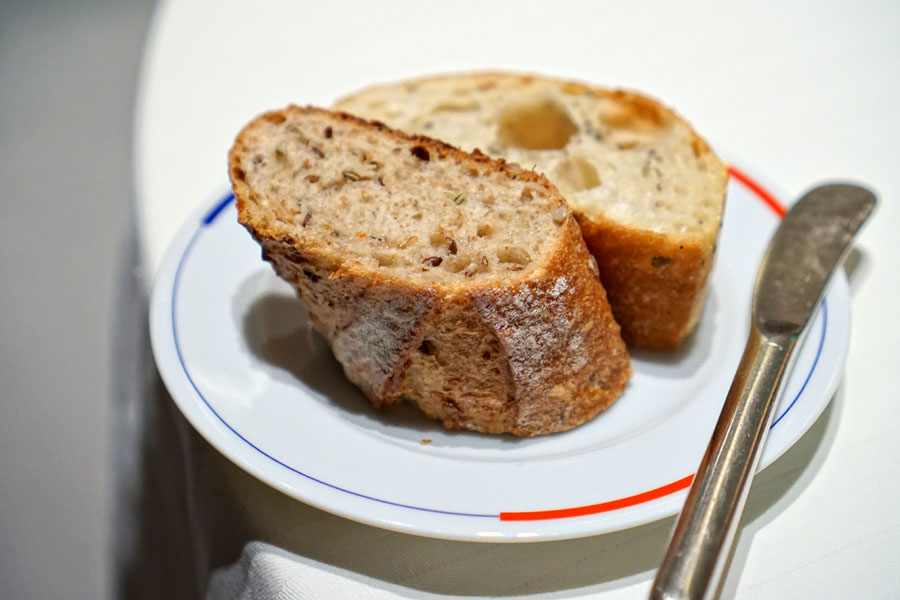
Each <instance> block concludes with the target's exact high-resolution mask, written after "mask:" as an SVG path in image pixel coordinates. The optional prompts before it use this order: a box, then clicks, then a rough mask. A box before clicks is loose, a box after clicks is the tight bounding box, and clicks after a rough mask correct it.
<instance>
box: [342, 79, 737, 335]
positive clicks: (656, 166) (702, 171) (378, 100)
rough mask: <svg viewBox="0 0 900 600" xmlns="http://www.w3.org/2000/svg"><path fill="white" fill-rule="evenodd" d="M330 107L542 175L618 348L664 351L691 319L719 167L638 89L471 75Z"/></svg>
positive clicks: (706, 256)
mask: <svg viewBox="0 0 900 600" xmlns="http://www.w3.org/2000/svg"><path fill="white" fill-rule="evenodd" d="M336 107H337V108H338V109H340V110H344V111H347V112H350V113H353V114H356V115H359V116H362V117H365V118H370V119H377V120H380V121H384V122H385V123H387V124H388V125H390V126H391V127H396V128H398V129H401V130H403V131H408V132H411V133H424V134H426V135H429V136H432V137H436V138H438V139H441V140H444V141H446V142H449V143H451V144H454V145H458V146H460V147H461V148H462V149H464V150H473V149H475V148H480V149H482V150H483V151H485V152H487V153H488V154H489V155H491V156H494V157H504V158H506V159H507V160H510V161H514V162H517V163H519V164H521V165H524V166H526V167H528V168H530V167H532V166H534V168H535V169H536V170H537V171H539V172H541V173H545V174H546V175H547V176H548V177H549V178H550V179H551V181H553V183H554V184H556V185H557V187H558V188H559V189H560V191H561V192H562V193H563V195H564V196H565V197H566V200H567V201H568V203H569V205H570V206H571V207H572V209H573V210H574V211H575V213H576V216H577V218H578V221H579V224H580V225H581V227H582V232H583V234H584V237H585V241H586V242H587V245H588V248H589V249H590V250H591V252H592V253H593V254H594V256H595V257H596V258H597V262H598V265H599V268H600V274H601V279H602V281H603V285H604V286H605V288H606V291H607V294H608V296H609V301H610V304H611V305H612V309H613V314H614V315H615V317H616V320H617V321H618V322H619V324H620V325H621V326H622V335H623V337H624V338H625V341H626V342H628V344H629V345H632V346H634V347H645V348H675V347H678V346H679V345H680V344H681V342H682V340H683V339H684V337H685V336H686V335H688V334H689V333H690V332H691V331H692V330H693V329H694V327H695V325H696V323H697V320H698V318H699V316H700V312H701V308H702V305H703V298H704V294H705V291H706V287H707V279H708V275H709V272H710V268H711V266H712V261H713V253H714V249H715V246H716V238H717V236H718V231H719V228H720V225H721V220H722V209H723V204H724V200H725V189H726V183H727V171H726V169H725V166H724V164H723V163H722V162H721V161H720V160H719V159H718V158H717V157H716V155H715V154H714V153H713V152H712V150H710V148H709V146H708V145H707V144H706V143H705V142H704V141H703V140H702V139H701V138H700V137H699V136H698V135H697V134H696V133H695V132H694V130H693V129H692V128H691V126H690V125H689V124H688V123H687V122H685V121H684V120H683V119H681V118H680V117H679V116H677V115H676V114H675V113H674V112H672V111H671V110H669V109H667V108H666V107H664V106H662V105H661V104H659V103H657V102H656V101H654V100H651V99H649V98H646V97H644V96H641V95H639V94H635V93H630V92H624V91H617V90H606V89H599V88H592V87H588V86H585V85H581V84H577V83H570V82H564V81H558V80H554V79H549V78H543V77H536V76H522V75H513V74H502V73H483V74H470V75H458V76H443V77H434V78H428V79H422V80H418V81H412V82H406V83H399V84H393V85H384V86H378V87H373V88H370V89H367V90H363V91H361V92H358V93H356V94H353V95H351V96H349V97H347V98H344V99H343V100H340V101H339V102H338V103H337V104H336Z"/></svg>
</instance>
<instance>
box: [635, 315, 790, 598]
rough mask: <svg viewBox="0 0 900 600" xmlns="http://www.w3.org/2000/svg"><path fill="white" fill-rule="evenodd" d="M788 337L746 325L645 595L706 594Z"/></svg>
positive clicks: (733, 526)
mask: <svg viewBox="0 0 900 600" xmlns="http://www.w3.org/2000/svg"><path fill="white" fill-rule="evenodd" d="M796 341H797V340H796V337H786V338H785V339H773V338H771V337H766V336H764V335H763V334H762V333H760V331H759V330H758V329H757V328H756V326H753V328H752V329H751V332H750V337H749V339H748V340H747V346H746V348H745V349H744V355H743V357H742V358H741V363H740V365H739V366H738V370H737V374H736V375H735V377H734V381H733V382H732V384H731V389H730V390H729V391H728V396H727V397H726V399H725V404H724V406H723V407H722V413H721V415H720V416H719V421H718V423H717V424H716V429H715V431H714V432H713V435H712V438H711V439H710V442H709V446H708V447H707V449H706V454H705V455H704V456H703V460H702V461H701V463H700V466H699V468H698V469H697V474H696V475H695V476H694V482H693V484H692V485H691V490H690V492H689V493H688V497H687V500H686V501H685V503H684V508H683V509H682V511H681V515H680V516H679V518H678V522H677V523H676V525H675V531H674V533H673V534H672V540H671V542H670V543H669V548H668V550H667V551H666V555H665V558H663V561H662V564H661V565H660V567H659V570H658V571H657V573H656V579H655V580H654V581H653V586H652V588H651V590H650V598H651V599H653V600H663V599H667V600H675V599H678V600H685V599H692V600H693V599H701V598H711V597H714V595H715V593H716V591H717V589H718V583H719V578H720V576H721V574H722V570H723V568H724V565H725V561H726V558H727V556H728V552H729V551H730V549H731V545H732V543H733V541H734V535H735V532H736V530H737V525H738V523H739V521H740V515H741V511H742V510H743V508H744V502H745V501H746V499H747V493H748V491H749V490H750V482H751V481H752V480H753V475H754V473H756V467H757V464H758V463H759V457H760V449H761V448H762V446H763V442H764V441H765V437H766V433H767V432H768V431H769V426H770V423H771V421H772V416H773V415H774V412H775V411H774V407H775V403H776V399H777V398H778V396H779V392H780V391H781V387H782V384H783V382H784V379H785V378H784V374H785V372H786V369H787V366H788V362H789V360H790V358H791V354H792V351H793V349H794V346H795V344H796Z"/></svg>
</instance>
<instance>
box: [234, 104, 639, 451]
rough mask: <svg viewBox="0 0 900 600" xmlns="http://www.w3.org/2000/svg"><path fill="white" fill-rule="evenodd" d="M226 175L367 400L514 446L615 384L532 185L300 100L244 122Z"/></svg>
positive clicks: (544, 186) (561, 423) (583, 269)
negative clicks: (514, 439) (405, 406)
mask: <svg viewBox="0 0 900 600" xmlns="http://www.w3.org/2000/svg"><path fill="white" fill-rule="evenodd" d="M230 173H231V180H232V184H233V188H234V193H235V197H236V198H237V206H238V218H239V220H240V222H241V223H242V224H243V225H244V226H245V227H246V228H247V229H248V230H249V231H250V233H251V234H252V235H253V236H254V238H255V239H256V240H257V241H258V242H259V243H260V244H261V246H262V249H263V256H264V257H265V258H266V259H267V260H269V261H270V262H271V263H272V264H273V266H274V268H275V270H276V271H277V272H278V274H279V275H280V276H281V277H283V278H284V279H286V280H287V281H289V282H290V283H291V284H292V285H293V286H294V287H295V288H296V290H297V293H298V295H299V297H300V298H301V300H302V301H303V302H304V303H305V304H306V305H307V307H308V308H309V315H310V322H311V323H312V324H313V325H314V326H315V327H316V328H317V329H318V330H319V331H320V332H321V333H322V334H323V335H324V336H325V337H326V338H327V339H328V341H329V342H330V344H331V347H332V349H333V351H334V353H335V356H336V357H337V359H338V361H339V362H340V363H341V364H342V366H343V368H344V371H345V373H346V374H347V376H348V378H349V379H350V380H351V381H353V382H354V383H355V384H356V385H357V386H359V388H360V389H361V390H362V391H363V392H364V393H365V394H366V396H368V398H369V399H370V400H371V401H372V403H373V404H374V405H375V406H376V407H384V406H388V405H390V404H392V403H394V402H396V401H398V400H400V399H405V400H407V401H409V402H412V403H413V404H415V405H417V406H419V407H420V408H421V409H422V410H423V411H424V412H425V413H426V414H427V415H429V416H430V417H433V418H436V419H439V420H440V421H441V422H443V423H444V425H445V426H447V427H449V428H462V429H470V430H475V431H484V432H489V433H503V432H511V433H514V434H516V435H525V436H528V435H537V434H543V433H551V432H555V431H562V430H565V429H569V428H572V427H574V426H576V425H578V424H580V423H583V422H584V421H586V420H588V419H590V418H592V417H593V416H594V415H596V414H597V413H598V412H599V411H601V410H602V409H604V408H606V407H607V406H609V404H611V403H612V402H613V401H614V400H615V399H616V397H618V396H619V395H620V393H621V392H622V390H623V389H624V387H625V385H626V382H627V380H628V377H629V375H630V362H629V358H628V355H627V353H626V351H625V345H624V342H623V341H622V339H621V336H620V333H619V327H618V325H617V324H616V323H615V321H614V319H613V317H612V314H611V311H610V310H609V305H608V303H607V300H606V295H605V292H604V290H603V287H602V284H601V283H600V280H599V277H598V273H597V270H596V263H595V261H594V259H593V257H592V256H591V255H590V253H589V252H588V251H587V248H586V247H585V245H584V241H583V239H582V237H581V232H580V230H579V228H578V225H577V223H576V222H575V219H574V217H573V216H572V214H571V213H570V211H569V210H568V208H567V207H566V205H565V202H564V201H563V199H562V197H561V196H560V194H559V192H558V191H557V190H556V188H554V187H553V186H552V185H551V184H550V183H549V182H548V181H547V180H546V179H545V178H544V177H542V176H539V175H537V174H535V173H532V172H529V171H525V170H523V169H521V168H520V167H518V166H516V165H512V164H507V163H505V162H504V161H502V160H494V159H491V158H489V157H487V156H485V155H483V154H480V153H473V154H468V153H464V152H461V151H459V150H457V149H455V148H453V147H451V146H448V145H446V144H443V143H441V142H438V141H435V140H432V139H429V138H426V137H410V136H407V135H405V134H402V133H399V132H396V131H393V130H391V129H389V128H387V127H386V126H384V125H382V124H380V123H371V122H366V121H363V120H360V119H357V118H355V117H351V116H349V115H346V114H340V113H333V112H330V111H325V110H321V109H316V108H298V107H289V108H287V109H285V110H281V111H275V112H270V113H267V114H265V115H263V116H261V117H259V118H257V119H256V120H254V121H253V122H251V123H250V124H249V125H248V126H247V127H245V128H244V130H243V131H242V132H241V133H240V135H239V136H238V138H237V140H236V142H235V145H234V147H233V149H232V151H231V154H230Z"/></svg>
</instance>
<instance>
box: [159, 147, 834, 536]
mask: <svg viewBox="0 0 900 600" xmlns="http://www.w3.org/2000/svg"><path fill="white" fill-rule="evenodd" d="M729 173H730V175H731V176H732V177H733V178H734V179H735V180H736V181H737V182H738V183H740V184H743V185H744V186H745V187H747V188H748V190H749V191H750V192H751V193H753V194H755V195H756V196H758V197H759V198H760V199H761V200H763V202H764V203H766V204H767V205H768V206H769V207H770V208H772V209H773V210H774V211H775V212H776V214H778V215H779V216H782V215H783V211H784V207H783V206H782V205H781V204H780V203H779V202H778V200H777V199H776V197H775V196H774V195H772V194H771V193H770V192H768V191H767V188H766V187H763V186H762V185H760V184H759V183H758V178H756V177H751V176H749V175H747V174H746V172H745V171H743V169H739V168H737V167H734V166H733V165H730V166H729ZM770 189H771V188H770ZM222 196H223V193H219V194H216V195H214V196H212V197H211V199H210V200H208V201H207V202H204V203H203V204H202V205H201V206H200V207H199V208H198V209H197V210H196V211H195V212H194V214H193V215H192V218H191V219H189V220H188V221H187V222H186V223H185V224H183V226H182V227H181V228H180V229H179V232H178V234H177V235H176V236H175V239H174V240H173V241H172V243H171V244H170V245H169V247H168V249H167V251H166V255H165V256H164V258H163V261H162V262H161V265H162V266H161V268H160V269H159V271H158V273H157V277H156V280H155V282H154V285H153V292H152V297H151V306H150V321H151V323H150V329H151V345H152V347H153V355H154V358H155V360H156V364H157V366H158V370H159V372H160V374H161V375H162V378H163V381H164V382H165V384H166V387H167V389H168V390H169V392H170V394H171V396H172V398H173V400H174V401H175V403H176V405H177V406H178V407H179V410H180V411H181V412H182V414H183V415H184V416H185V417H186V418H187V420H188V421H189V422H190V423H191V426H192V427H194V429H195V430H196V431H198V432H199V433H200V434H201V436H202V437H203V438H204V439H206V441H207V442H209V443H210V444H211V445H212V446H213V447H214V448H216V450H217V451H219V452H220V453H222V454H223V455H224V456H226V457H227V458H228V459H229V460H230V461H231V462H233V463H235V464H236V465H237V466H239V467H240V468H242V469H243V470H244V471H246V472H248V473H249V474H251V475H252V476H254V477H255V478H257V479H259V480H260V481H261V482H263V483H265V484H267V485H269V486H271V487H274V488H275V489H278V490H280V491H281V492H283V493H285V494H287V495H288V496H290V497H292V498H294V499H296V500H299V501H301V502H304V503H307V504H310V505H312V506H315V507H317V508H320V509H322V510H324V511H326V512H330V513H332V514H336V515H339V516H342V517H344V518H348V519H351V520H353V521H357V522H361V523H365V524H368V525H373V526H376V527H380V528H387V529H392V530H395V531H401V532H404V533H412V534H416V535H422V536H426V537H438V538H443V539H455V540H465V541H492V542H498V541H508V542H524V541H543V540H551V539H552V540H559V539H575V538H579V537H585V536H590V535H596V534H601V533H606V532H611V531H616V530H623V529H628V528H631V527H636V526H640V525H643V524H647V523H651V522H653V521H656V520H658V519H661V518H665V517H666V516H670V515H672V514H675V513H677V509H675V510H674V511H672V510H671V508H670V507H669V504H671V503H672V502H676V501H678V499H679V498H683V497H684V496H686V494H687V489H688V487H689V486H690V484H691V481H692V479H693V476H694V474H693V473H692V474H689V475H687V476H686V477H683V478H681V479H679V480H676V481H674V482H670V483H668V484H665V485H662V486H659V487H657V488H654V489H652V490H647V491H645V492H643V493H639V494H635V495H632V496H628V497H625V498H619V499H616V500H612V501H606V502H602V503H598V504H595V505H588V506H581V507H571V508H563V509H549V510H541V511H510V512H502V511H501V512H500V513H499V514H497V513H493V514H476V513H462V512H457V511H449V510H440V509H434V508H425V507H418V506H413V505H408V504H403V503H400V502H395V501H390V500H385V499H382V498H376V497H374V496H370V495H367V494H363V493H360V492H355V491H353V490H350V489H347V488H344V487H341V486H338V485H335V484H331V483H328V482H326V481H324V480H322V479H319V478H316V477H313V476H311V475H309V474H307V473H304V472H302V471H301V470H299V469H296V468H294V467H292V466H290V465H288V464H287V463H285V462H283V461H281V460H279V459H278V458H276V457H274V456H272V455H271V454H269V453H267V452H265V451H264V450H263V449H261V448H260V447H259V446H257V445H256V444H254V443H253V442H252V441H250V440H249V439H247V438H246V437H245V436H244V435H242V434H241V433H240V432H239V431H237V430H236V429H235V428H234V427H233V426H232V425H231V424H229V423H228V422H227V421H226V420H225V419H224V418H223V417H222V416H221V415H220V414H219V413H218V412H217V411H216V410H215V408H213V406H212V405H211V404H210V403H209V401H208V400H207V399H206V398H205V397H204V395H203V393H202V392H201V391H200V389H199V388H198V387H197V385H196V384H195V382H194V381H193V379H192V378H191V376H190V373H189V372H188V369H187V366H186V365H185V363H184V360H183V357H182V355H181V350H180V348H179V346H178V339H177V334H176V333H175V331H174V320H175V318H176V310H175V302H176V292H177V286H178V282H179V275H180V272H181V267H182V266H183V263H184V261H185V259H186V257H187V256H188V254H189V251H190V249H191V247H192V246H193V244H194V243H195V242H196V241H197V239H198V236H199V234H200V232H201V231H203V229H204V226H207V225H210V224H211V223H212V222H213V221H214V220H215V219H216V217H218V216H219V214H221V212H222V211H223V210H224V209H226V208H227V207H228V206H229V205H230V204H231V203H232V202H233V201H234V197H233V195H231V194H230V193H227V194H224V196H225V197H224V198H223V197H222ZM213 199H215V200H214V201H213ZM173 262H175V264H176V266H175V268H174V271H173V269H172V268H171V267H172V264H173ZM847 285H848V284H847V282H846V276H845V274H844V273H843V272H842V271H841V272H839V273H838V274H837V276H836V277H835V278H834V281H833V282H832V285H831V288H830V290H829V295H828V297H827V298H826V300H825V301H824V302H823V308H824V310H823V311H822V314H823V323H822V337H821V339H820V342H819V346H818V348H817V352H816V356H815V359H814V362H813V364H812V366H811V367H810V372H809V373H808V375H807V377H806V380H805V382H804V383H803V385H802V387H801V389H800V390H799V391H798V393H797V394H796V396H795V397H794V398H793V399H792V401H791V403H790V405H789V406H788V407H787V408H786V409H785V410H784V411H783V412H782V413H781V414H780V415H777V416H776V420H775V421H773V423H772V427H773V428H774V427H775V425H777V423H778V422H779V421H781V419H783V418H784V417H785V416H786V415H787V414H788V413H789V412H790V410H791V409H792V408H793V406H794V405H795V404H796V402H797V400H798V399H799V398H800V396H801V395H802V394H803V392H804V390H805V389H806V386H807V384H808V383H809V381H810V379H811V377H812V375H813V373H814V372H815V369H816V366H817V364H818V361H819V357H820V355H821V352H822V348H823V346H824V343H825V331H826V330H827V320H828V311H829V309H828V304H827V299H828V298H830V297H831V296H832V294H833V293H834V292H836V291H837V292H838V295H846V294H842V293H841V292H846V287H847ZM842 287H843V288H844V289H841V288H842ZM167 309H168V310H167ZM844 312H845V313H846V314H845V315H842V316H844V317H846V324H847V328H848V330H849V325H850V321H849V319H850V311H849V306H847V310H846V311H844ZM166 321H168V322H169V323H171V324H172V327H169V328H168V331H169V333H170V334H171V335H164V333H165V332H166V330H167V327H166ZM846 337H847V340H846V341H845V343H843V344H841V346H840V347H839V348H838V350H839V352H838V361H839V362H838V363H837V365H838V367H839V368H836V369H834V370H832V372H831V373H830V376H829V377H828V378H827V380H826V381H825V382H824V384H823V386H824V388H825V389H826V391H827V395H828V398H827V399H826V400H825V401H822V402H820V405H819V406H818V407H817V408H818V410H816V411H814V414H810V415H808V416H807V419H806V420H805V421H804V423H803V424H802V425H801V426H800V427H799V428H798V430H799V434H798V435H797V436H796V438H795V439H793V440H792V441H790V442H789V443H787V444H785V445H784V447H783V448H781V449H780V451H779V452H778V453H776V454H775V455H774V456H771V457H765V456H764V457H763V461H761V464H760V467H759V469H760V470H761V469H763V468H765V467H766V466H768V465H769V464H771V463H772V462H774V461H775V460H777V458H778V457H779V456H780V455H781V454H783V453H784V452H786V451H787V450H788V449H790V448H791V447H792V446H793V445H794V444H795V443H796V442H797V440H799V439H800V438H801V437H803V435H804V434H805V433H806V432H807V431H808V429H809V427H810V426H811V425H812V423H813V422H815V420H816V419H817V418H818V416H819V415H820V414H821V412H822V411H824V409H825V407H826V406H827V405H828V404H829V403H830V401H831V397H832V396H833V393H834V390H835V389H836V387H837V385H838V383H839V381H840V376H841V372H842V368H843V366H844V364H845V362H846V356H847V352H848V346H849V333H848V334H847V335H846ZM166 346H169V347H172V346H174V347H175V349H176V352H175V356H177V359H178V363H179V366H180V369H181V371H182V373H183V375H184V378H183V379H182V380H181V381H178V380H179V379H181V378H180V377H178V376H177V374H173V372H172V371H171V370H170V369H171V367H172V365H171V364H170V363H171V355H169V356H167V355H166V354H165V353H164V351H163V348H164V347H166ZM167 366H168V367H169V368H166V367H167ZM185 380H186V381H185ZM185 384H187V385H185ZM179 391H180V392H181V394H180V393H179ZM185 392H187V393H188V394H190V395H192V396H195V397H196V398H199V399H200V401H201V403H202V406H204V407H205V408H206V410H207V411H209V412H210V413H211V414H212V415H213V416H214V417H215V418H216V419H217V420H218V422H219V423H221V425H223V426H224V427H225V428H226V429H227V430H229V431H231V433H232V434H233V435H235V436H237V438H238V439H240V440H241V441H242V442H243V443H245V444H247V445H248V446H249V447H250V448H252V449H254V450H256V452H257V453H259V455H261V456H263V457H265V458H266V459H268V460H270V461H273V462H274V463H275V464H277V465H279V466H280V467H282V468H286V469H288V470H289V471H290V472H292V473H294V474H297V475H300V476H302V477H303V478H306V479H308V480H310V481H313V482H316V483H318V484H322V485H324V486H326V487H327V488H330V489H331V490H333V491H337V492H341V493H344V494H351V495H352V496H355V497H357V498H359V499H364V500H370V501H375V502H378V503H381V504H382V505H387V506H390V507H393V508H401V509H413V510H416V511H423V512H428V513H432V514H439V515H443V516H460V517H468V518H492V519H498V518H499V519H500V520H501V521H530V522H534V521H535V520H541V521H548V520H560V519H565V520H567V521H572V520H573V519H576V520H577V517H579V516H588V515H596V514H597V513H601V512H608V511H612V510H618V509H619V508H626V507H632V506H639V505H644V506H643V508H646V509H648V510H647V511H645V512H648V513H649V514H648V515H646V516H645V517H644V518H643V519H642V520H640V522H635V523H631V524H627V523H626V524H623V525H619V526H614V527H606V528H597V527H594V528H593V529H591V528H586V529H584V530H578V528H575V530H574V531H573V530H572V528H571V527H570V528H562V529H563V530H555V531H549V532H545V533H540V534H534V535H530V536H526V537H521V536H505V535H500V536H499V537H497V536H490V535H489V536H485V535H483V534H484V533H485V532H476V533H473V532H462V533H461V532H459V531H455V530H453V529H452V528H451V529H449V530H444V529H442V528H440V527H437V528H435V527H429V528H427V529H426V528H423V527H421V526H420V525H417V524H416V523H414V522H413V521H408V520H402V519H401V520H394V519H390V520H389V519H386V518H384V517H380V518H379V517H370V516H368V514H367V511H362V512H361V513H360V512H355V511H352V510H350V509H345V508H344V507H343V506H342V505H341V504H340V503H337V504H327V503H325V502H324V501H320V500H318V499H317V498H316V497H311V496H310V495H309V494H304V493H303V490H300V489H298V488H296V487H294V486H292V485H290V484H289V483H288V482H287V481H284V480H283V479H282V478H279V477H272V476H271V475H270V474H268V473H267V472H266V470H265V469H264V468H262V467H259V466H257V465H256V464H254V461H252V460H249V459H248V458H247V457H245V456H243V455H242V454H241V453H239V452H234V451H232V447H231V443H232V442H229V441H227V440H225V439H222V438H221V436H218V435H216V434H215V432H214V431H210V430H208V429H207V427H206V423H207V422H208V421H210V415H208V414H207V415H201V414H200V411H199V408H200V405H198V404H197V403H196V402H188V401H187V400H186V398H185V396H183V395H182V394H183V393H185ZM656 499H666V500H667V501H666V502H665V503H663V504H660V505H658V506H656V507H654V506H653V505H654V503H653V502H651V501H652V500H656ZM648 502H649V503H650V504H649V505H648V504H646V503H648ZM679 505H680V503H679ZM488 533H491V532H488Z"/></svg>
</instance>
